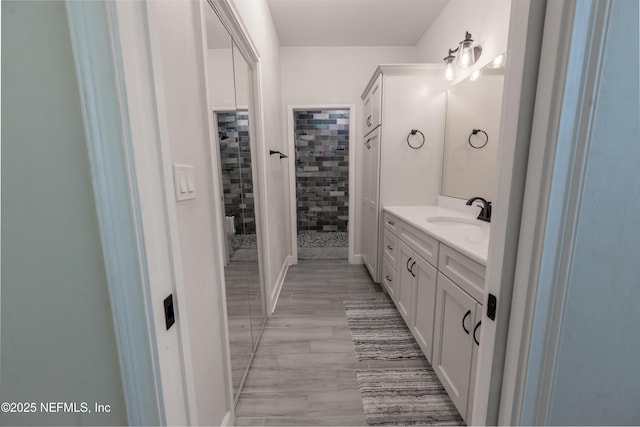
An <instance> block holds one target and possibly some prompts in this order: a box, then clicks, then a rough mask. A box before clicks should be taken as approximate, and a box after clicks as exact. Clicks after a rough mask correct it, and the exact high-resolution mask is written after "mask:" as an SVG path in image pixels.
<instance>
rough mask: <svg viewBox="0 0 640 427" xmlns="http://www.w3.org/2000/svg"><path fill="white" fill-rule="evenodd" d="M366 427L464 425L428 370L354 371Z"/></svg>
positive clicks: (447, 396) (440, 385) (439, 384)
mask: <svg viewBox="0 0 640 427" xmlns="http://www.w3.org/2000/svg"><path fill="white" fill-rule="evenodd" d="M356 377H357V379H358V386H359V387H360V395H361V397H362V406H363V407H364V414H365V417H366V420H367V424H369V425H379V424H384V425H465V424H464V421H463V420H462V417H460V414H459V413H458V411H457V410H456V407H455V405H454V404H453V402H452V401H451V399H450V398H449V395H447V392H446V391H445V389H444V387H442V384H441V383H440V381H439V380H438V378H437V377H436V374H435V372H433V369H431V368H403V369H365V370H358V371H356Z"/></svg>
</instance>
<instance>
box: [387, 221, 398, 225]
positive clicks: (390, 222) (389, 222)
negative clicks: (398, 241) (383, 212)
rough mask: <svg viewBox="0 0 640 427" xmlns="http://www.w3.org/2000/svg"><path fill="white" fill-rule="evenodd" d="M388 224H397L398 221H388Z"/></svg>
mask: <svg viewBox="0 0 640 427" xmlns="http://www.w3.org/2000/svg"><path fill="white" fill-rule="evenodd" d="M387 224H389V225H396V223H395V222H393V221H387Z"/></svg>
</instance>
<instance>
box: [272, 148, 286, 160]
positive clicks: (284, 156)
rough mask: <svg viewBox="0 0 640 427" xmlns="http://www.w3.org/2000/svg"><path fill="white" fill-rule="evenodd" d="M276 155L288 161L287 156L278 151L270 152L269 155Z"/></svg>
mask: <svg viewBox="0 0 640 427" xmlns="http://www.w3.org/2000/svg"><path fill="white" fill-rule="evenodd" d="M274 154H279V155H280V159H286V158H287V156H286V155H284V154H283V153H282V152H280V151H276V150H269V155H270V156H273V155H274Z"/></svg>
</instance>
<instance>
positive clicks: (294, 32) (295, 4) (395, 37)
mask: <svg viewBox="0 0 640 427" xmlns="http://www.w3.org/2000/svg"><path fill="white" fill-rule="evenodd" d="M448 1H449V0H267V2H268V4H269V9H270V10H271V15H272V17H273V22H274V23H275V26H276V29H277V31H278V37H279V39H280V45H281V46H415V45H416V44H417V43H418V41H420V38H421V37H422V35H423V34H424V32H425V31H426V30H427V28H429V26H430V25H431V23H432V22H433V21H434V19H435V18H436V17H437V16H438V14H439V13H440V11H441V10H442V8H443V7H444V6H445V4H447V3H448Z"/></svg>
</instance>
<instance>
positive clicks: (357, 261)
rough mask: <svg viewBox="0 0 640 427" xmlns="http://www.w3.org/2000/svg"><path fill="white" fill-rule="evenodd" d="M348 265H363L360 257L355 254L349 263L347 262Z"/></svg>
mask: <svg viewBox="0 0 640 427" xmlns="http://www.w3.org/2000/svg"><path fill="white" fill-rule="evenodd" d="M349 264H364V261H362V255H361V254H355V255H354V256H353V259H352V260H351V262H349Z"/></svg>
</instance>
